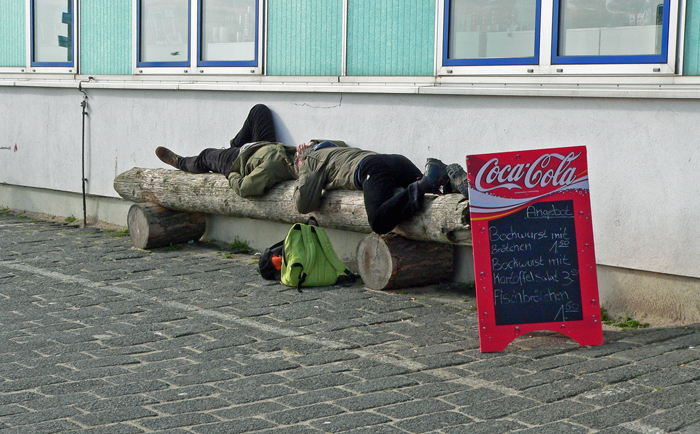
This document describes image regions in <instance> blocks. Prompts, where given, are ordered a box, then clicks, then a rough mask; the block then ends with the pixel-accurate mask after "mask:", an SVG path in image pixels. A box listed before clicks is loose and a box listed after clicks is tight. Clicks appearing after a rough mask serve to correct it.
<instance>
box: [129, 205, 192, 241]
mask: <svg viewBox="0 0 700 434" xmlns="http://www.w3.org/2000/svg"><path fill="white" fill-rule="evenodd" d="M127 224H128V227H129V236H130V237H131V241H132V242H133V243H134V246H135V247H138V248H139V249H152V248H155V247H163V246H169V245H171V244H180V243H186V242H188V241H190V240H199V239H200V238H201V237H202V235H204V230H205V229H206V218H205V215H204V214H201V213H188V212H180V211H173V210H171V209H167V208H164V207H162V206H160V205H156V204H153V203H140V204H134V205H132V206H131V208H129V214H128V216H127Z"/></svg>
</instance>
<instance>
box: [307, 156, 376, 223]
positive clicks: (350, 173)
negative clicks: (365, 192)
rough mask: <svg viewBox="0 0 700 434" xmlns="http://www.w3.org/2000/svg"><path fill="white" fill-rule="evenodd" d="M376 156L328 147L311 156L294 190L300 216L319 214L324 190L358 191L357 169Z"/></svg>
mask: <svg viewBox="0 0 700 434" xmlns="http://www.w3.org/2000/svg"><path fill="white" fill-rule="evenodd" d="M376 154H377V153H376V152H372V151H364V150H362V149H357V148H325V149H320V150H318V151H315V152H312V153H311V154H309V156H308V157H306V159H305V160H304V162H303V163H302V165H301V168H300V169H299V180H298V181H297V185H296V187H295V189H294V202H295V203H296V206H297V211H299V212H300V213H301V214H306V213H310V212H312V211H316V210H317V209H318V208H319V207H320V206H321V196H322V194H323V190H333V189H336V188H342V189H346V190H357V187H356V186H355V170H357V166H358V165H359V164H360V161H362V160H363V159H364V158H365V157H368V156H370V155H376Z"/></svg>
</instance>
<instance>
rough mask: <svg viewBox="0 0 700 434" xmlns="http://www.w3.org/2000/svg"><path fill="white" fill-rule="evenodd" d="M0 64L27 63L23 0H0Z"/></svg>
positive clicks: (3, 65) (25, 21)
mask: <svg viewBox="0 0 700 434" xmlns="http://www.w3.org/2000/svg"><path fill="white" fill-rule="evenodd" d="M0 41H2V44H0V66H2V67H23V66H26V65H27V20H26V11H25V0H2V1H0Z"/></svg>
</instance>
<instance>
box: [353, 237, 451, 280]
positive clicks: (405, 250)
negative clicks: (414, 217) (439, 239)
mask: <svg viewBox="0 0 700 434" xmlns="http://www.w3.org/2000/svg"><path fill="white" fill-rule="evenodd" d="M357 267H358V271H359V273H360V277H361V278H362V281H363V282H364V284H365V286H367V287H368V288H371V289H393V288H405V287H409V286H423V285H429V284H431V283H437V282H441V281H446V280H450V279H451V277H452V271H453V269H454V248H453V247H452V246H451V245H449V244H443V243H435V242H428V241H413V240H409V239H406V238H403V237H401V236H399V235H396V234H387V235H377V234H374V233H373V234H370V235H367V236H366V237H365V238H364V239H363V240H362V241H360V244H359V245H358V246H357Z"/></svg>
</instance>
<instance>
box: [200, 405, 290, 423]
mask: <svg viewBox="0 0 700 434" xmlns="http://www.w3.org/2000/svg"><path fill="white" fill-rule="evenodd" d="M287 408H288V407H287V406H284V405H282V404H279V403H277V402H273V401H263V402H258V403H254V404H246V405H237V406H234V407H230V408H226V409H223V410H217V411H214V412H211V414H213V415H214V416H216V417H219V418H221V419H224V420H228V419H241V418H246V417H254V416H259V415H264V414H268V413H275V412H279V411H282V410H285V409H287Z"/></svg>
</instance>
